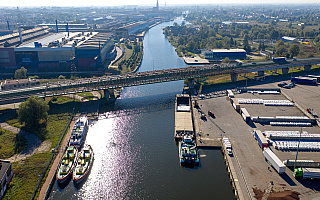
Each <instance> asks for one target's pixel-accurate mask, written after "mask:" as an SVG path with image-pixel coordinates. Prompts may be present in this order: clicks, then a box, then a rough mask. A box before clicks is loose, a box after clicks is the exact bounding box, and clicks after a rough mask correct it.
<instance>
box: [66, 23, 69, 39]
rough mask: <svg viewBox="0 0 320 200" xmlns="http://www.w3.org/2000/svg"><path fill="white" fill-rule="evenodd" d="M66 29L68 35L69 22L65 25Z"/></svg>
mask: <svg viewBox="0 0 320 200" xmlns="http://www.w3.org/2000/svg"><path fill="white" fill-rule="evenodd" d="M66 31H67V32H68V37H69V24H68V23H67V25H66Z"/></svg>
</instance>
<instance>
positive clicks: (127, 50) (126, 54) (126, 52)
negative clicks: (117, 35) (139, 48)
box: [113, 44, 133, 66]
mask: <svg viewBox="0 0 320 200" xmlns="http://www.w3.org/2000/svg"><path fill="white" fill-rule="evenodd" d="M119 46H120V47H122V48H123V49H125V53H124V55H123V56H122V58H121V59H119V60H118V61H117V62H116V63H113V65H115V66H118V65H119V63H120V62H121V61H123V60H128V59H129V58H130V57H131V55H132V53H133V49H128V48H127V47H126V45H125V44H120V45H119Z"/></svg>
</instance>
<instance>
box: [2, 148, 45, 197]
mask: <svg viewBox="0 0 320 200" xmlns="http://www.w3.org/2000/svg"><path fill="white" fill-rule="evenodd" d="M49 157H50V152H46V153H40V154H36V155H34V156H32V157H29V158H27V159H26V160H24V161H20V162H15V163H13V164H12V168H13V174H14V175H13V178H12V181H11V182H10V184H9V187H8V190H7V192H6V194H5V196H4V198H3V199H5V200H7V199H8V200H9V199H30V198H31V196H32V193H33V189H34V187H35V186H36V183H37V181H38V179H39V177H40V175H41V173H42V171H43V169H44V167H45V166H46V164H47V160H48V158H49Z"/></svg>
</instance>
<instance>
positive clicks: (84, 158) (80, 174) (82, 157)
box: [73, 145, 94, 184]
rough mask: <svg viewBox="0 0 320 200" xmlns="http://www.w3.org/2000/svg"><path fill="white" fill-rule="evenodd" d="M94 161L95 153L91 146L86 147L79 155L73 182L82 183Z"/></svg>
mask: <svg viewBox="0 0 320 200" xmlns="http://www.w3.org/2000/svg"><path fill="white" fill-rule="evenodd" d="M93 159H94V152H93V150H92V147H91V145H88V146H87V147H84V148H83V150H82V151H81V152H80V153H79V158H78V161H77V164H76V166H75V168H74V170H73V181H74V182H75V183H77V184H78V183H80V182H81V181H83V179H85V177H86V176H87V175H88V173H89V171H90V169H91V167H92V163H93Z"/></svg>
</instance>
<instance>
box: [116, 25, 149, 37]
mask: <svg viewBox="0 0 320 200" xmlns="http://www.w3.org/2000/svg"><path fill="white" fill-rule="evenodd" d="M148 28H149V23H148V21H140V22H135V23H131V24H128V25H125V26H122V27H120V28H118V29H116V30H115V32H116V34H117V35H118V36H120V37H122V38H128V37H129V35H130V34H134V33H137V32H138V31H143V30H146V29H148Z"/></svg>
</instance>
